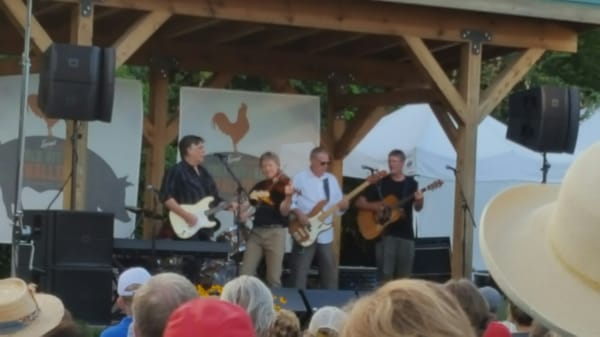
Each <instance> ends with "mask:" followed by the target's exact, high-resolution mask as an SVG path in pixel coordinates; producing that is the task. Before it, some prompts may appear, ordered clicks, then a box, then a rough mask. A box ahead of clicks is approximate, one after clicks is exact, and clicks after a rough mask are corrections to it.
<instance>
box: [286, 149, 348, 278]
mask: <svg viewBox="0 0 600 337" xmlns="http://www.w3.org/2000/svg"><path fill="white" fill-rule="evenodd" d="M330 161H331V158H330V156H329V153H328V152H327V150H325V149H324V148H322V147H316V148H314V149H313V150H312V151H311V152H310V167H309V169H307V170H304V171H302V172H299V173H298V174H296V175H295V176H294V178H293V179H292V180H293V185H294V189H295V190H296V191H298V192H299V193H296V194H295V195H294V198H293V200H292V212H293V213H294V215H295V216H296V218H297V220H298V221H299V222H300V223H302V224H308V222H309V220H308V217H307V214H308V213H310V211H311V210H312V209H313V207H315V205H316V204H317V203H319V201H321V200H327V204H326V205H325V206H324V207H323V211H325V210H328V209H330V208H331V207H333V206H334V205H336V204H337V206H338V207H339V212H338V215H341V214H343V212H344V211H345V210H346V209H347V208H348V202H347V201H346V200H342V199H343V194H342V190H341V188H340V185H339V184H338V182H337V178H336V177H335V176H334V175H333V174H331V173H329V172H327V169H328V167H329V164H330ZM325 222H326V223H328V224H331V223H332V222H333V217H329V218H327V219H325ZM315 255H316V256H317V261H318V264H319V276H320V286H321V288H324V289H336V288H337V283H338V282H337V279H338V273H337V266H336V261H335V255H334V253H333V227H331V228H329V229H327V230H325V231H323V232H321V233H320V234H319V236H318V237H317V240H316V242H315V243H313V244H312V245H310V246H308V247H302V246H300V245H299V244H298V243H297V242H294V247H293V249H292V260H293V263H292V282H293V286H294V287H296V288H300V289H304V288H306V280H307V277H308V272H309V270H310V266H311V264H312V261H313V259H314V257H315Z"/></svg>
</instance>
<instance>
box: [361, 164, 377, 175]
mask: <svg viewBox="0 0 600 337" xmlns="http://www.w3.org/2000/svg"><path fill="white" fill-rule="evenodd" d="M360 168H361V169H363V170H369V171H371V173H373V172H375V171H377V169H375V168H372V167H371V166H368V165H361V166H360Z"/></svg>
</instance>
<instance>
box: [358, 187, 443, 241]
mask: <svg viewBox="0 0 600 337" xmlns="http://www.w3.org/2000/svg"><path fill="white" fill-rule="evenodd" d="M443 184H444V182H443V181H442V180H440V179H438V180H436V181H434V182H432V183H431V184H429V185H427V187H425V188H422V189H421V192H425V191H431V190H434V189H436V188H439V187H441V186H442V185H443ZM413 198H414V195H409V196H407V197H405V198H402V199H401V200H398V198H396V196H395V195H393V194H390V195H388V196H386V197H385V198H383V204H384V207H383V209H382V210H380V211H378V212H373V211H368V210H359V211H358V218H357V222H358V230H359V232H360V234H361V235H362V237H363V238H365V239H367V240H372V239H375V238H377V237H378V236H379V235H381V233H382V232H383V230H384V229H385V228H386V227H387V225H389V224H391V223H392V222H396V221H398V220H399V219H400V218H402V217H404V216H405V215H406V214H405V213H404V208H403V207H404V205H405V204H406V203H408V202H410V201H411V200H412V199H413Z"/></svg>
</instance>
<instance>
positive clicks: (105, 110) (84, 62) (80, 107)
mask: <svg viewBox="0 0 600 337" xmlns="http://www.w3.org/2000/svg"><path fill="white" fill-rule="evenodd" d="M115 58H116V56H115V50H114V48H100V47H95V46H78V45H71V44H62V43H54V44H52V45H51V46H50V47H49V48H48V49H47V50H46V51H45V52H44V55H43V58H42V67H41V71H40V82H39V87H38V104H39V106H40V108H41V109H42V111H44V113H45V114H46V116H47V117H50V118H60V119H70V120H80V121H94V120H100V121H104V122H110V120H111V118H112V106H113V100H114V78H115Z"/></svg>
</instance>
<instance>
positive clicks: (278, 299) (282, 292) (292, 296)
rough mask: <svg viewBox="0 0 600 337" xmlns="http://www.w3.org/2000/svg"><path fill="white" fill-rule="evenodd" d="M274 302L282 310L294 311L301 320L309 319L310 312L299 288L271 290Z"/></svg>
mask: <svg viewBox="0 0 600 337" xmlns="http://www.w3.org/2000/svg"><path fill="white" fill-rule="evenodd" d="M271 293H272V294H273V302H274V303H275V304H276V305H278V306H279V307H280V308H282V309H286V310H289V311H293V312H294V313H296V315H297V316H298V318H299V319H300V320H303V319H306V318H308V315H307V313H308V310H307V309H306V305H305V304H304V300H303V299H302V295H301V294H300V291H299V290H298V289H297V288H271Z"/></svg>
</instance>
